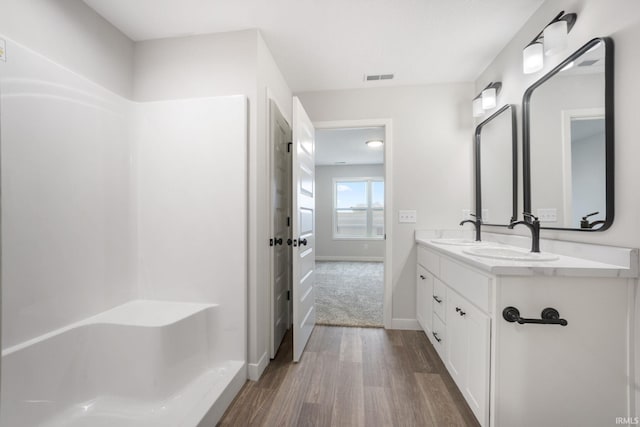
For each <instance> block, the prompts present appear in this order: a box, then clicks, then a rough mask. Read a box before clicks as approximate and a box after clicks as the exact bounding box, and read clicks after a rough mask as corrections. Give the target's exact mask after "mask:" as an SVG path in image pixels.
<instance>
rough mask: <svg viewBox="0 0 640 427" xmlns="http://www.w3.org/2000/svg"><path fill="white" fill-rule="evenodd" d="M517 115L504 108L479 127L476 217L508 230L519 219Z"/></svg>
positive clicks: (488, 223) (513, 110)
mask: <svg viewBox="0 0 640 427" xmlns="http://www.w3.org/2000/svg"><path fill="white" fill-rule="evenodd" d="M517 150H518V149H517V130H516V112H515V107H514V106H513V105H509V104H508V105H505V106H504V107H502V108H500V109H499V110H498V111H496V112H495V113H494V114H492V115H491V116H490V117H489V118H487V119H486V120H485V121H483V122H482V123H480V124H479V125H478V126H477V127H476V132H475V163H476V164H475V169H476V177H475V178H476V214H477V215H479V216H480V217H481V219H482V223H483V224H484V225H497V226H507V225H509V223H510V222H511V221H514V220H515V219H516V218H517V208H518V166H517V165H518V151H517Z"/></svg>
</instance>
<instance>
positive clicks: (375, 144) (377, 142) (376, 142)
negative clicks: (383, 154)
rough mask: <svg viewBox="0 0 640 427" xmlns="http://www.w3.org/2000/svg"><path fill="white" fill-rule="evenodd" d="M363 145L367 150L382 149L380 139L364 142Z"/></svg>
mask: <svg viewBox="0 0 640 427" xmlns="http://www.w3.org/2000/svg"><path fill="white" fill-rule="evenodd" d="M365 144H367V145H368V146H369V148H378V147H382V144H383V142H382V140H380V139H372V140H370V141H367V142H365Z"/></svg>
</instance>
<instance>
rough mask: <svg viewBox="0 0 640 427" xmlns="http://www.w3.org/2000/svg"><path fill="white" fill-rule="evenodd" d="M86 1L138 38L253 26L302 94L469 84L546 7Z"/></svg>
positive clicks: (420, 0)
mask: <svg viewBox="0 0 640 427" xmlns="http://www.w3.org/2000/svg"><path fill="white" fill-rule="evenodd" d="M84 1H85V3H87V4H88V5H89V6H91V7H92V8H94V9H95V10H96V11H97V12H98V13H100V14H101V15H102V16H103V17H105V18H106V19H107V20H108V21H110V22H111V23H112V24H113V25H115V26H116V27H118V28H119V29H120V30H121V31H122V32H124V33H125V34H126V35H127V36H129V37H130V38H131V39H132V40H135V41H139V40H147V39H156V38H164V37H175V36H185V35H191V34H204V33H217V32H226V31H235V30H243V29H249V28H258V29H259V30H260V31H261V32H262V35H263V37H264V39H265V41H266V42H267V45H268V46H269V47H270V49H271V51H272V53H273V56H274V57H275V59H276V62H277V63H278V65H279V67H280V69H281V70H282V73H283V74H284V76H285V78H286V80H287V82H288V84H289V86H290V87H291V89H292V90H293V92H303V91H312V90H335V89H349V88H361V87H374V86H393V85H412V84H430V83H444V82H463V81H474V80H475V78H476V77H477V76H478V75H479V74H480V73H481V72H482V71H483V70H484V69H485V68H486V67H487V65H489V63H490V62H491V60H492V59H493V58H495V56H496V55H497V54H498V53H499V52H500V50H501V49H502V48H503V47H504V46H505V45H506V44H507V42H508V41H509V40H510V39H511V38H512V37H513V36H514V35H515V33H516V32H517V30H518V29H519V28H520V27H521V26H522V25H523V24H524V23H525V22H526V20H527V19H528V18H529V17H530V16H531V15H532V14H533V12H534V11H535V10H536V9H537V8H538V7H539V6H540V5H541V4H542V2H543V1H544V0H269V1H265V0H108V1H105V0H84ZM365 73H366V74H383V73H395V79H393V80H391V81H382V82H380V81H378V82H369V83H365V82H364V81H363V76H364V74H365Z"/></svg>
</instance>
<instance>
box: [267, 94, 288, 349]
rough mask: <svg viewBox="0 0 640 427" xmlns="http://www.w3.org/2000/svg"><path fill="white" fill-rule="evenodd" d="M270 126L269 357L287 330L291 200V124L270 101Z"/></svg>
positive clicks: (278, 345)
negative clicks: (270, 249) (288, 146)
mask: <svg viewBox="0 0 640 427" xmlns="http://www.w3.org/2000/svg"><path fill="white" fill-rule="evenodd" d="M269 117H270V128H271V137H270V144H271V214H272V223H271V237H270V239H271V241H270V245H271V248H272V251H271V348H270V351H271V358H272V359H273V358H274V357H275V355H276V353H277V351H278V348H279V347H280V343H281V342H282V339H283V338H284V335H285V333H286V332H287V329H289V324H290V323H291V322H290V320H289V296H288V294H289V291H290V285H289V283H290V272H289V266H290V262H289V256H290V253H289V252H290V250H291V248H290V247H289V246H288V245H287V240H288V239H289V237H290V233H289V225H290V224H289V223H288V218H289V215H290V209H291V206H290V203H291V182H290V179H291V171H290V170H289V168H290V166H291V162H290V161H289V160H290V159H289V153H287V145H288V144H289V142H290V141H291V127H290V126H289V124H288V123H287V121H286V120H285V119H284V117H283V116H282V113H281V112H280V110H279V109H278V106H277V105H276V104H275V103H274V102H273V101H270V104H269Z"/></svg>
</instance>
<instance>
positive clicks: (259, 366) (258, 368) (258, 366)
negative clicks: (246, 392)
mask: <svg viewBox="0 0 640 427" xmlns="http://www.w3.org/2000/svg"><path fill="white" fill-rule="evenodd" d="M268 364H269V355H268V354H267V352H266V351H265V352H264V353H263V354H262V356H260V360H258V363H249V364H248V365H247V378H249V379H250V380H251V381H258V380H259V379H260V377H261V376H262V373H263V372H264V370H265V369H266V368H267V365H268Z"/></svg>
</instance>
